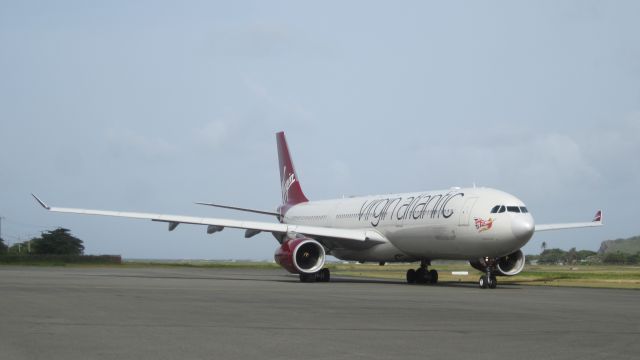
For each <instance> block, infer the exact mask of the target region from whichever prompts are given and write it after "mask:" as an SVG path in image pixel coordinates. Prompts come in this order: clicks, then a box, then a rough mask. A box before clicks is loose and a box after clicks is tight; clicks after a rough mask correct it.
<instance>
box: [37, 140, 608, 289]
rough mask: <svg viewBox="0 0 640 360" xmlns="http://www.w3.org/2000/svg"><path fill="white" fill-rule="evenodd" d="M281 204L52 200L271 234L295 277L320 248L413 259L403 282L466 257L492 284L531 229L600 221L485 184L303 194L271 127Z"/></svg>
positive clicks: (516, 258)
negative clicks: (103, 204) (338, 195)
mask: <svg viewBox="0 0 640 360" xmlns="http://www.w3.org/2000/svg"><path fill="white" fill-rule="evenodd" d="M276 139H277V147H278V159H279V164H280V185H281V189H282V204H281V205H280V206H278V208H277V210H276V211H275V212H270V211H261V210H254V209H247V208H241V207H236V206H226V205H220V204H214V203H198V204H201V205H209V206H215V207H222V208H227V209H232V210H239V211H247V212H252V213H258V214H264V215H269V216H274V217H276V218H277V220H278V222H277V223H276V222H258V221H243V220H234V219H220V218H202V217H190V216H178V215H163V214H150V213H134V212H121V211H104V210H88V209H73V208H61V207H51V206H48V205H46V204H45V203H44V202H43V201H42V200H40V199H39V198H38V197H36V196H35V195H33V196H34V198H35V199H36V200H37V201H38V203H40V205H42V206H43V207H44V208H45V209H47V210H49V211H53V212H62V213H76V214H87V215H103V216H117V217H126V218H135V219H148V220H153V221H159V222H165V223H168V227H169V230H170V231H171V230H174V229H175V228H176V227H177V226H178V225H179V224H192V225H205V226H207V233H208V234H213V233H216V232H219V231H222V230H223V229H224V228H238V229H244V230H245V237H252V236H254V235H256V234H258V233H261V232H268V233H271V234H273V236H274V237H275V238H276V240H277V241H278V242H279V243H280V246H279V247H278V248H277V250H276V252H275V261H276V262H277V263H278V264H279V265H280V266H282V267H283V268H285V269H286V270H288V271H289V272H291V273H294V274H299V277H300V281H303V282H315V281H329V279H330V273H329V269H327V268H325V267H324V265H325V259H326V256H327V255H332V256H334V257H336V258H338V259H342V260H347V261H358V262H378V263H387V262H403V263H406V262H420V266H419V267H417V268H416V269H409V270H408V271H407V282H408V283H410V284H436V283H437V282H438V272H437V271H436V270H435V269H429V267H430V266H431V261H432V260H443V259H451V260H468V261H469V263H470V264H471V266H473V267H474V268H476V269H478V270H480V271H482V273H483V275H482V276H481V277H480V279H479V282H478V283H479V285H480V287H481V288H495V287H496V285H497V280H496V276H513V275H516V274H518V273H520V272H521V271H522V269H523V268H524V265H525V257H524V254H523V252H522V250H521V249H522V247H523V246H524V245H525V244H526V243H527V242H528V241H529V240H530V239H531V237H532V236H533V234H534V233H535V232H537V231H547V230H558V229H571V228H582V227H594V226H601V225H602V212H601V211H598V212H597V213H596V216H595V218H594V219H593V221H591V222H584V223H568V224H550V225H536V224H535V222H534V220H533V216H532V215H531V213H530V212H529V211H528V209H527V207H526V205H525V204H524V203H523V202H522V201H521V200H520V199H518V198H517V197H515V196H513V195H511V194H508V193H506V192H503V191H500V190H495V189H490V188H476V187H473V188H458V187H453V188H450V189H448V190H439V191H425V192H415V193H404V194H392V195H377V196H366V197H351V198H343V199H336V200H323V201H309V200H308V199H307V197H306V196H305V194H304V193H303V191H302V187H301V186H300V181H299V179H298V175H297V174H296V171H295V168H294V166H293V162H292V160H291V156H290V153H289V148H288V145H287V142H286V139H285V135H284V133H283V132H279V133H277V134H276Z"/></svg>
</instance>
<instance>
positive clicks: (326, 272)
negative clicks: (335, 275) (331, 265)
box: [320, 268, 331, 282]
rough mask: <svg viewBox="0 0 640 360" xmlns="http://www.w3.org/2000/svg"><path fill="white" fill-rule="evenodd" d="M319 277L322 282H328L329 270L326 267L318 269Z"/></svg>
mask: <svg viewBox="0 0 640 360" xmlns="http://www.w3.org/2000/svg"><path fill="white" fill-rule="evenodd" d="M320 279H321V280H320V281H322V282H329V280H331V271H329V269H327V268H324V269H322V270H320Z"/></svg>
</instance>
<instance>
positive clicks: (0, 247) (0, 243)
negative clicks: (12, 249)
mask: <svg viewBox="0 0 640 360" xmlns="http://www.w3.org/2000/svg"><path fill="white" fill-rule="evenodd" d="M8 250H9V248H8V247H7V245H6V244H5V243H4V240H3V239H2V238H0V255H4V254H6V253H7V251H8Z"/></svg>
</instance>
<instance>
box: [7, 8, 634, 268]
mask: <svg viewBox="0 0 640 360" xmlns="http://www.w3.org/2000/svg"><path fill="white" fill-rule="evenodd" d="M639 15H640V4H639V3H638V2H632V1H630V2H624V1H615V2H602V1H531V2H527V1H519V2H512V1H498V2H477V1H458V2H427V1H415V2H414V1H406V2H374V1H353V2H342V1H335V2H331V1H329V2H315V3H310V2H304V3H303V2H298V1H280V2H278V1H277V2H264V1H255V2H253V1H234V2H209V1H201V2H199V1H188V2H177V1H166V2H163V1H109V2H86V1H57V2H49V1H0V216H4V217H5V218H6V219H5V221H3V223H2V225H3V226H2V232H3V236H4V237H5V238H6V239H7V240H9V241H10V242H15V241H16V240H17V239H18V238H27V237H28V236H30V235H32V234H37V233H38V231H40V230H42V229H43V228H52V227H56V226H64V227H68V228H70V229H72V231H73V233H74V234H76V235H77V236H79V237H80V238H82V239H83V240H84V241H85V246H86V248H87V252H88V253H112V254H122V255H123V256H125V257H135V258H243V259H245V258H252V259H270V258H271V257H272V254H273V251H274V250H275V247H276V245H277V243H276V242H275V240H274V239H273V238H272V237H271V236H270V235H264V234H263V235H259V236H256V237H254V238H252V239H249V240H247V239H244V238H243V233H242V232H241V231H234V230H231V229H227V230H225V231H223V232H222V233H219V234H216V236H213V237H212V236H208V235H206V234H205V229H204V228H202V227H194V226H191V227H190V226H184V225H183V226H180V227H179V228H178V229H177V230H176V231H174V232H171V233H169V232H167V231H166V226H164V225H161V224H157V223H151V222H144V221H136V220H126V219H109V218H92V217H82V216H75V215H64V214H48V213H46V212H45V211H43V210H42V209H40V208H38V207H37V206H36V204H35V202H33V201H32V199H31V198H30V195H29V193H30V192H36V193H37V194H39V195H40V196H42V197H43V198H44V199H45V200H46V201H48V202H50V203H52V204H55V205H59V206H72V207H87V208H104V209H122V210H137V211H152V212H163V213H174V214H185V215H190V214H193V215H201V216H212V217H238V218H251V219H262V220H269V219H268V218H266V219H265V218H264V217H259V216H257V217H256V216H250V215H246V214H235V213H233V212H229V211H225V210H218V209H210V208H202V207H199V206H196V205H193V204H192V203H193V202H194V201H214V202H220V203H227V204H235V205H238V206H246V207H255V208H262V209H267V210H272V209H274V208H275V207H276V206H277V205H278V201H279V199H280V194H279V179H278V169H277V158H276V150H275V136H274V133H275V132H276V131H279V130H284V131H285V132H286V133H287V137H288V140H289V145H290V148H291V150H292V152H293V157H294V161H295V163H296V167H297V171H298V175H299V178H300V180H301V182H302V185H303V189H304V190H305V192H306V193H307V195H308V197H310V198H311V199H327V198H335V197H341V196H342V195H366V194H375V193H390V192H405V191H421V190H431V189H442V188H448V187H450V186H470V185H472V184H473V183H476V184H478V185H479V186H488V187H494V188H498V189H501V190H504V191H507V192H510V193H512V194H514V195H516V196H518V197H519V198H521V199H522V200H523V201H525V203H526V204H527V205H528V206H529V208H530V210H531V211H532V212H533V215H534V217H535V219H536V221H537V222H538V223H551V222H569V221H583V220H589V219H590V218H591V217H592V215H593V213H595V210H596V209H597V208H603V209H604V211H605V221H606V223H607V225H606V226H605V227H604V228H601V229H597V230H575V231H564V232H553V233H546V234H544V233H541V234H536V235H535V236H534V239H533V240H532V241H531V242H530V243H529V244H528V245H527V246H526V247H525V252H527V253H534V252H536V253H537V252H538V251H539V247H540V243H541V242H542V241H546V242H547V243H548V244H549V246H550V247H560V248H565V249H568V248H570V247H574V246H575V247H577V248H580V249H582V248H584V249H597V248H598V246H599V244H600V241H602V240H605V239H615V238H619V237H627V236H632V235H637V234H640V226H639V225H638V221H637V214H638V205H637V204H638V199H639V195H640V191H639V190H638V184H639V183H640V181H639V180H640V160H639V159H638V154H640V42H638V41H637V36H638V34H640V25H639V22H638V21H637V19H638V16H639Z"/></svg>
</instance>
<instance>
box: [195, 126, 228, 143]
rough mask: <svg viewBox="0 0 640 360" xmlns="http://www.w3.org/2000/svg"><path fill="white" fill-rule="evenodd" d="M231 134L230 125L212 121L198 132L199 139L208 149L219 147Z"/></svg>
mask: <svg viewBox="0 0 640 360" xmlns="http://www.w3.org/2000/svg"><path fill="white" fill-rule="evenodd" d="M230 134H231V129H230V127H229V125H228V124H227V123H226V122H224V121H222V120H212V121H210V122H208V123H206V124H205V125H204V126H203V127H201V128H200V129H199V130H197V138H198V140H199V141H200V143H201V144H202V145H204V146H206V147H218V146H221V145H223V144H224V143H225V141H226V140H227V139H228V138H229V136H230Z"/></svg>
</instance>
